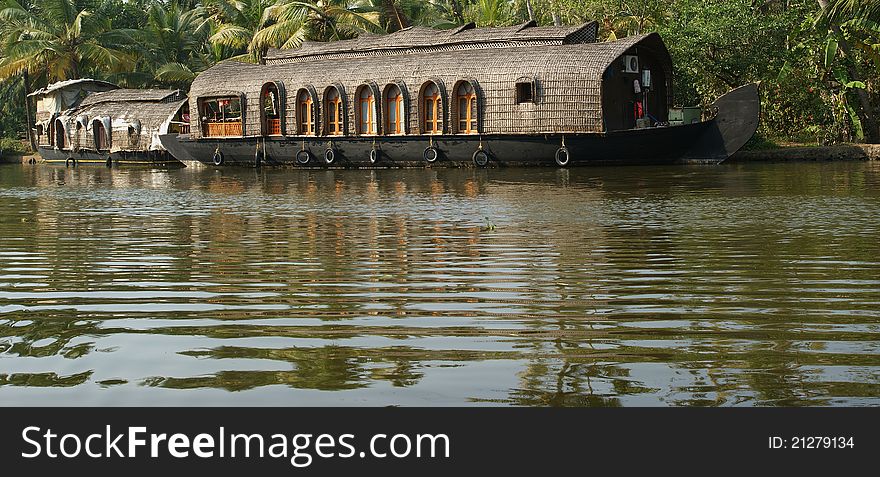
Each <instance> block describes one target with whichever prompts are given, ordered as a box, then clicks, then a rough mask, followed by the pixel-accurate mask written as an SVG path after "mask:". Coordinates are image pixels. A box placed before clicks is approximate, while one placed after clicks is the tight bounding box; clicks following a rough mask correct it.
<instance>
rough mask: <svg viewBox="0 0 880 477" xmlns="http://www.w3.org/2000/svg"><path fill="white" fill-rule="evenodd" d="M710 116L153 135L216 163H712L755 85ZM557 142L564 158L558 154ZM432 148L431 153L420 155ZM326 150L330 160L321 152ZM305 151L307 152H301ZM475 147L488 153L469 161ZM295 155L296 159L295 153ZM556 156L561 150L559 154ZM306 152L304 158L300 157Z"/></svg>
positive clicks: (738, 136)
mask: <svg viewBox="0 0 880 477" xmlns="http://www.w3.org/2000/svg"><path fill="white" fill-rule="evenodd" d="M712 107H713V108H714V109H715V110H716V115H715V117H714V118H713V119H712V120H709V121H706V122H701V123H696V124H688V125H679V126H670V127H654V128H646V129H633V130H627V131H615V132H611V133H607V134H546V135H494V136H491V135H482V136H477V135H470V136H462V135H444V136H375V137H314V136H307V137H302V136H300V137H244V138H203V139H193V138H190V137H189V136H178V135H173V134H169V135H163V136H160V140H161V142H162V145H163V146H164V147H165V148H166V149H168V150H169V151H170V152H171V154H173V155H174V156H175V157H177V158H178V159H180V160H182V161H198V162H202V163H205V164H211V165H222V166H244V167H254V166H296V167H303V168H394V167H401V168H403V167H426V166H430V167H474V166H479V167H514V166H554V167H558V166H561V165H565V166H578V165H630V164H646V165H649V164H677V163H710V164H717V163H720V162H722V161H724V160H725V159H727V158H728V157H729V156H730V155H732V154H733V153H735V152H736V151H737V150H739V148H740V147H742V145H743V144H745V143H746V141H748V139H749V138H750V137H751V136H752V135H753V134H754V132H755V129H756V128H757V125H758V118H759V115H760V101H759V99H758V88H757V85H747V86H744V87H741V88H738V89H736V90H733V91H731V92H730V93H728V94H726V95H725V96H723V97H721V98H720V99H719V100H718V101H716V103H715V104H714V105H713V106H712ZM563 146H564V148H565V150H566V151H567V155H568V160H567V161H564V160H563V161H562V162H563V163H564V164H561V163H560V162H559V161H557V159H558V158H560V148H562V147H563ZM429 147H433V148H436V151H437V153H438V157H437V160H436V161H434V162H429V161H427V160H426V159H425V155H426V148H429ZM328 149H332V150H333V156H334V157H333V161H332V163H328V162H327V161H326V160H325V154H326V151H327V150H328ZM302 151H306V152H307V153H308V154H307V155H306V154H304V153H302ZM478 151H482V152H484V153H485V155H486V156H485V157H486V158H487V159H488V161H487V162H486V163H485V164H479V163H478V162H479V161H475V155H478ZM298 158H299V160H298ZM562 158H563V159H565V158H564V156H563V157H562ZM306 159H307V160H306Z"/></svg>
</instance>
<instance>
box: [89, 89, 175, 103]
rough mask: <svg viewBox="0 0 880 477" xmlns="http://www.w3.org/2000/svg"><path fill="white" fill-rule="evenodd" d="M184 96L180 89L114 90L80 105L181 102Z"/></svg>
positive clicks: (90, 97) (93, 97) (92, 95)
mask: <svg viewBox="0 0 880 477" xmlns="http://www.w3.org/2000/svg"><path fill="white" fill-rule="evenodd" d="M183 97H184V94H183V93H182V92H181V91H180V90H179V89H114V90H111V91H105V92H102V93H93V94H90V95H89V96H87V97H86V98H85V99H83V100H82V103H80V106H81V107H85V106H89V105H92V104H96V103H106V102H128V101H135V102H168V101H174V100H179V99H182V98H183Z"/></svg>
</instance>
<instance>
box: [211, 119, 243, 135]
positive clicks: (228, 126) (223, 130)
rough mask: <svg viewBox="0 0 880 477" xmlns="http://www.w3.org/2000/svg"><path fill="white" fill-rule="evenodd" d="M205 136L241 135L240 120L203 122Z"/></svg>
mask: <svg viewBox="0 0 880 477" xmlns="http://www.w3.org/2000/svg"><path fill="white" fill-rule="evenodd" d="M205 136H206V137H223V136H241V121H227V122H223V123H220V122H216V123H215V122H209V123H205Z"/></svg>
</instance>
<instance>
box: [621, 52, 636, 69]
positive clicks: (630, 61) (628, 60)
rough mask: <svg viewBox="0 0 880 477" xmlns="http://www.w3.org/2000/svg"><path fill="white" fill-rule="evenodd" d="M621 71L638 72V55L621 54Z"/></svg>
mask: <svg viewBox="0 0 880 477" xmlns="http://www.w3.org/2000/svg"><path fill="white" fill-rule="evenodd" d="M623 72H624V73H638V72H639V57H638V56H636V55H624V56H623Z"/></svg>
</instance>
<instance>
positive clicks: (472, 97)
mask: <svg viewBox="0 0 880 477" xmlns="http://www.w3.org/2000/svg"><path fill="white" fill-rule="evenodd" d="M466 86H470V88H471V92H470V93H465V94H461V93H460V92H459V91H460V90H461V89H462V88H464V87H466ZM462 100H464V101H465V103H466V106H467V107H466V108H465V109H466V111H467V112H466V113H465V115H464V119H462V108H461V102H462ZM455 104H456V107H457V109H456V112H455V113H456V114H455V116H456V117H455V127H456V130H455V132H456V134H479V121H478V120H479V116H480V110H479V104H478V103H477V88H476V87H474V85H473V83H471V82H470V81H462V82H460V83H458V84H457V85H456V87H455ZM462 123H464V125H465V127H464V130H462V127H461V126H462Z"/></svg>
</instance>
